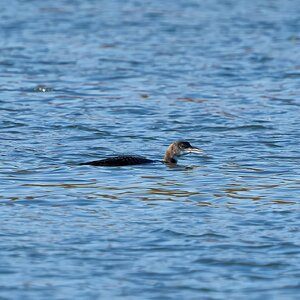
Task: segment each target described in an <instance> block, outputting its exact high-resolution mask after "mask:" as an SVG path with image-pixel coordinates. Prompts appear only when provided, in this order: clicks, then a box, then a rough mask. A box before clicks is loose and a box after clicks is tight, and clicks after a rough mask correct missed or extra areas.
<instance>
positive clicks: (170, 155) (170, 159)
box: [164, 144, 177, 164]
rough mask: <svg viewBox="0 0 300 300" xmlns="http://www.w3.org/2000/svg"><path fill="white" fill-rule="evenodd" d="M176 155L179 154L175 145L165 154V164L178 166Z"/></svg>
mask: <svg viewBox="0 0 300 300" xmlns="http://www.w3.org/2000/svg"><path fill="white" fill-rule="evenodd" d="M176 154H177V151H176V147H175V146H174V145H173V144H172V145H170V146H169V147H168V149H167V151H166V153H165V156H164V162H165V163H167V164H176V163H177V157H176Z"/></svg>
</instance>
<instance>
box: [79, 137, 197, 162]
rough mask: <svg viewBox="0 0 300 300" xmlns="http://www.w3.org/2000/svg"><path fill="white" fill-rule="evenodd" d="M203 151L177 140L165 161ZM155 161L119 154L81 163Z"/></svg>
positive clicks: (169, 149) (176, 159) (167, 152)
mask: <svg viewBox="0 0 300 300" xmlns="http://www.w3.org/2000/svg"><path fill="white" fill-rule="evenodd" d="M202 151H203V150H201V149H200V148H196V147H193V146H191V144H190V143H189V142H187V141H176V142H174V143H172V144H171V145H170V146H169V147H168V148H167V150H166V152H165V156H164V159H163V162H164V163H166V164H176V163H177V161H178V158H179V157H180V156H183V155H186V154H188V153H201V152H202ZM154 162H156V161H155V160H152V159H148V158H146V157H143V156H139V155H118V156H115V157H109V158H105V159H101V160H95V161H90V162H84V163H81V164H80V165H91V166H110V167H117V166H130V165H141V164H149V163H154Z"/></svg>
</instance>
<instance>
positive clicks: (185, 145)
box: [180, 142, 191, 149]
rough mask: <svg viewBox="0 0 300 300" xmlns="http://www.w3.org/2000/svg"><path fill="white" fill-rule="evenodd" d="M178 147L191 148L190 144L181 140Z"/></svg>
mask: <svg viewBox="0 0 300 300" xmlns="http://www.w3.org/2000/svg"><path fill="white" fill-rule="evenodd" d="M180 147H181V148H183V149H186V148H191V145H190V143H188V142H181V143H180Z"/></svg>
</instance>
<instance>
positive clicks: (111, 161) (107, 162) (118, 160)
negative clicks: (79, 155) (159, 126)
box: [81, 155, 154, 167]
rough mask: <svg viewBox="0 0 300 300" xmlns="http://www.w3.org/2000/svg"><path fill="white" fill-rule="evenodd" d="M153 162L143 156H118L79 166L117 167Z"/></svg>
mask: <svg viewBox="0 0 300 300" xmlns="http://www.w3.org/2000/svg"><path fill="white" fill-rule="evenodd" d="M153 162H154V161H153V160H151V159H148V158H145V157H143V156H137V155H134V156H133V155H118V156H115V157H108V158H105V159H101V160H95V161H90V162H86V163H82V164H81V165H91V166H111V167H118V166H130V165H141V164H149V163H153Z"/></svg>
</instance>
